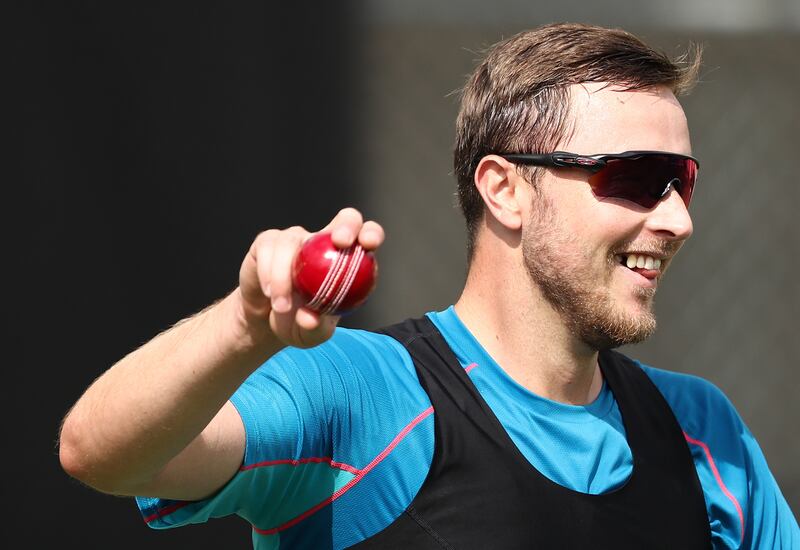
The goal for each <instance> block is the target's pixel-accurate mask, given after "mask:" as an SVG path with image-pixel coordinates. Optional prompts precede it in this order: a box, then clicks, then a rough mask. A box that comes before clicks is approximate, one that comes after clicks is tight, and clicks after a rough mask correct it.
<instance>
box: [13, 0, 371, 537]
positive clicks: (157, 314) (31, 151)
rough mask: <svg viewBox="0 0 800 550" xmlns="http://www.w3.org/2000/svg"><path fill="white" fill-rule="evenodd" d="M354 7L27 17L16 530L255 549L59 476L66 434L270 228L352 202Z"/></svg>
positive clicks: (109, 7)
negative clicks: (131, 361)
mask: <svg viewBox="0 0 800 550" xmlns="http://www.w3.org/2000/svg"><path fill="white" fill-rule="evenodd" d="M351 7H352V6H350V5H349V4H348V2H346V1H345V2H335V3H320V4H319V5H315V6H310V5H309V6H306V5H303V6H301V5H290V4H287V3H284V2H275V3H261V2H251V3H246V2H237V3H235V4H228V3H215V2H191V3H189V2H186V3H182V4H174V3H169V2H165V3H158V4H156V3H153V4H152V5H150V6H145V5H140V4H139V3H133V2H131V3H127V4H124V5H120V4H118V3H114V2H100V1H98V2H77V3H66V2H65V3H60V2H51V3H47V4H33V3H29V4H25V5H24V7H20V8H19V9H18V11H17V13H16V14H15V17H14V18H13V26H14V27H16V31H17V32H16V33H15V35H14V40H15V43H14V50H13V59H12V63H13V71H14V73H13V78H12V79H11V80H12V84H13V89H14V92H15V93H16V94H18V97H16V98H15V99H16V102H15V104H14V111H15V112H14V113H12V114H13V115H14V119H15V125H14V128H13V131H14V132H15V134H16V135H14V136H13V140H14V141H15V142H16V143H15V144H14V145H15V147H16V146H19V145H21V147H20V148H19V149H18V150H17V151H16V152H15V154H12V155H9V157H10V159H9V160H11V162H12V163H14V164H15V165H16V166H17V168H18V171H19V175H18V176H17V177H19V178H20V179H18V180H17V181H18V185H17V189H16V191H19V192H20V197H18V198H17V200H15V201H14V202H11V203H6V205H5V206H6V208H9V207H10V208H11V210H12V212H11V214H12V215H13V216H14V218H13V219H14V223H13V225H12V227H11V230H12V233H11V234H10V236H11V239H10V240H11V241H13V242H14V244H15V249H16V248H18V250H16V254H15V258H14V262H13V266H14V268H15V272H16V273H15V274H14V275H15V279H16V278H17V277H19V279H18V280H17V281H16V282H17V285H18V286H16V287H14V288H12V289H11V293H12V294H14V296H13V300H14V301H15V302H17V305H18V306H19V308H18V309H17V310H16V311H15V312H14V318H13V319H12V324H13V328H12V334H13V336H12V337H11V338H9V339H8V341H7V345H8V346H9V347H13V348H15V349H17V350H18V351H21V363H16V364H13V365H9V368H8V369H7V371H6V372H7V376H9V377H10V378H11V384H10V390H11V391H8V390H9V386H6V393H7V396H6V404H7V405H9V406H10V411H11V414H12V417H11V418H13V419H14V420H12V421H11V422H10V426H9V427H10V433H9V434H8V435H9V438H8V439H7V443H6V445H5V449H6V450H5V454H6V456H9V457H11V461H12V463H13V466H12V468H10V469H8V470H6V473H7V474H8V475H7V477H6V478H5V479H4V480H3V493H4V494H3V497H4V498H3V501H4V513H3V515H4V527H3V530H2V531H3V536H4V537H6V536H11V535H12V534H16V535H20V534H22V538H23V540H29V541H30V543H27V542H26V543H25V544H23V545H22V546H23V547H35V548H45V547H75V548H134V547H141V546H142V545H146V546H147V547H150V548H189V547H199V548H214V547H226V548H236V547H238V548H249V547H250V529H249V526H248V525H247V524H246V523H245V522H243V521H241V520H237V519H229V520H223V521H214V522H210V523H209V524H207V525H203V526H198V527H190V528H188V529H180V530H173V531H167V532H156V531H153V530H151V529H149V528H147V527H146V526H145V525H144V523H143V521H142V520H141V518H140V516H139V514H138V512H137V510H136V507H135V504H134V503H133V501H132V500H131V499H127V498H126V499H121V498H116V497H111V496H106V495H101V494H98V493H95V492H93V491H91V490H89V489H87V488H85V487H83V486H81V485H80V484H79V483H77V482H74V481H73V480H71V479H70V478H68V476H67V475H66V474H65V473H64V472H63V471H61V469H60V466H59V463H58V457H57V448H56V439H57V433H58V427H59V423H60V419H61V418H62V417H63V415H64V414H65V413H66V412H67V410H68V408H69V407H70V406H71V404H72V403H73V402H74V401H75V400H76V399H77V398H78V397H79V396H80V394H81V392H82V391H83V390H84V389H85V388H86V386H88V385H89V384H90V383H91V382H92V380H93V379H94V378H96V377H97V376H98V375H100V374H101V373H102V372H103V371H104V370H105V369H106V368H108V367H109V366H111V365H112V364H113V363H115V362H116V361H117V360H118V359H120V358H121V357H122V356H123V355H125V354H127V353H128V352H130V351H132V350H133V349H135V348H136V347H138V346H139V345H141V344H142V343H144V342H145V341H147V340H149V339H150V338H151V337H152V336H154V335H155V334H157V333H158V332H160V331H162V330H164V329H166V328H168V327H169V326H171V325H172V324H173V323H175V322H176V321H178V320H179V319H181V318H184V317H186V316H188V315H190V314H192V313H194V312H196V311H198V310H200V309H202V308H203V307H204V306H206V305H207V304H209V303H211V302H212V301H214V300H216V299H217V298H220V297H222V296H223V295H225V294H226V293H228V292H229V291H230V290H232V289H233V288H234V287H235V286H236V285H237V284H238V271H239V265H240V263H241V260H242V258H243V257H244V254H245V253H246V252H247V249H248V247H249V245H250V243H251V241H252V239H253V238H254V237H255V235H256V234H257V233H258V232H259V231H261V230H263V229H267V228H269V227H288V226H290V225H295V224H301V225H306V226H308V227H314V228H317V227H320V225H321V224H322V223H323V221H324V220H326V219H329V218H330V217H332V216H333V215H334V214H335V213H336V211H337V210H338V209H339V208H340V207H341V206H344V205H347V204H356V205H358V198H357V197H355V196H354V193H353V191H352V186H353V183H354V181H353V178H352V177H351V176H350V174H351V172H352V166H351V164H352V155H351V154H350V150H349V148H348V147H349V144H350V143H352V142H353V138H352V132H353V129H352V125H351V123H350V122H351V120H350V119H351V115H350V112H349V109H350V108H351V107H352V106H351V105H350V103H349V102H348V101H347V100H346V99H347V97H348V96H349V95H350V90H349V89H350V87H351V86H352V78H351V73H352V70H353V68H352V59H353V55H352V53H351V49H352V47H353V34H352V32H351V25H352V21H353V16H354V13H353V12H354V11H355V10H351V9H350V8H351ZM13 210H16V212H13ZM15 309H16V308H15ZM165 368H168V366H165ZM6 508H7V509H6ZM70 543H73V544H74V546H73V544H70ZM3 546H5V547H6V548H11V547H18V546H6V545H5V544H3Z"/></svg>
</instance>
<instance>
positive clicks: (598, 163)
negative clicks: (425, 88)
mask: <svg viewBox="0 0 800 550" xmlns="http://www.w3.org/2000/svg"><path fill="white" fill-rule="evenodd" d="M656 155H657V156H662V157H674V158H679V159H690V160H693V161H694V162H695V165H696V166H697V169H698V170H699V169H700V161H698V160H697V159H696V158H694V157H690V156H689V155H681V154H678V153H667V152H665V151H625V152H624V153H603V154H599V155H578V154H576V153H567V152H565V151H555V152H554V153H545V154H540V155H537V154H527V153H498V156H501V157H503V158H504V159H506V160H508V161H511V162H513V163H515V164H527V165H530V166H549V167H553V168H580V169H581V170H587V171H589V172H591V173H592V174H595V173H597V172H599V171H600V170H602V169H603V168H605V166H606V164H607V163H608V161H609V160H617V159H632V160H636V159H637V158H641V157H645V156H656Z"/></svg>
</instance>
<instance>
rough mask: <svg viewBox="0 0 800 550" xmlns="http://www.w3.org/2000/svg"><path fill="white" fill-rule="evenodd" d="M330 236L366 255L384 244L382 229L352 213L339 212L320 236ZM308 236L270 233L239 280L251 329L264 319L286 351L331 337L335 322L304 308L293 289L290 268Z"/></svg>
mask: <svg viewBox="0 0 800 550" xmlns="http://www.w3.org/2000/svg"><path fill="white" fill-rule="evenodd" d="M321 232H330V233H331V237H332V240H333V242H334V244H335V245H336V246H337V247H339V248H349V247H350V246H352V245H353V244H354V243H356V242H358V243H359V244H360V245H361V246H363V247H364V248H365V249H366V250H376V249H377V248H378V247H380V246H381V244H382V243H383V241H384V231H383V228H382V227H381V226H380V225H379V224H377V223H375V222H374V221H367V222H365V221H364V219H363V217H362V215H361V213H360V212H359V211H358V210H356V209H354V208H345V209H343V210H341V211H340V212H339V213H338V214H337V215H336V216H335V217H334V218H333V220H331V222H330V223H329V224H328V225H327V226H325V228H323V229H322V230H321ZM310 236H311V233H309V232H308V231H306V230H305V229H303V228H302V227H291V228H289V229H285V230H277V229H271V230H268V231H264V232H263V233H261V234H259V235H258V237H256V239H255V241H254V242H253V244H252V246H251V247H250V251H249V253H248V254H247V256H246V258H245V260H244V262H243V263H242V268H241V270H240V275H239V283H240V288H241V290H242V297H243V299H244V302H245V303H244V309H245V311H246V313H249V315H246V317H247V318H248V320H249V321H252V323H253V326H256V325H258V324H261V326H263V324H264V321H265V320H267V319H268V322H269V327H270V329H271V330H272V332H273V333H274V334H275V336H277V337H278V338H279V339H280V340H282V341H283V342H284V343H286V344H288V345H293V346H301V347H310V346H312V345H317V344H319V343H321V342H323V341H325V340H326V339H327V338H329V337H330V336H331V334H332V333H333V330H334V328H335V326H336V323H337V322H338V320H339V318H338V317H337V316H331V315H322V316H320V315H319V314H317V313H315V312H313V311H310V310H308V309H306V308H305V307H303V306H304V305H305V304H304V303H302V298H301V297H300V296H299V295H298V294H297V292H296V291H295V289H294V282H293V264H294V261H295V257H296V256H297V253H298V251H299V249H300V248H301V246H302V245H303V243H304V242H305V241H306V240H307V239H308V238H309V237H310Z"/></svg>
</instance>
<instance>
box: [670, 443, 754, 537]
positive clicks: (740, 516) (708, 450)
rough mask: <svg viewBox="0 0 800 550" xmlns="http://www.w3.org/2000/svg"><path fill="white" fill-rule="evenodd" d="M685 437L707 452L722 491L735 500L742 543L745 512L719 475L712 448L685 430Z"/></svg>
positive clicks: (709, 462)
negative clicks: (690, 435)
mask: <svg viewBox="0 0 800 550" xmlns="http://www.w3.org/2000/svg"><path fill="white" fill-rule="evenodd" d="M683 437H685V438H686V441H688V442H689V443H691V444H693V445H697V446H698V447H700V448H701V449H703V452H704V453H705V455H706V458H707V459H708V464H709V465H710V466H711V472H712V473H713V474H714V478H715V479H716V480H717V485H719V488H720V489H722V492H723V493H724V494H725V496H726V497H728V498H729V499H730V501H731V502H733V505H734V506H735V507H736V512H737V513H738V514H739V525H740V527H741V528H740V533H739V536H740V538H739V544H741V543H742V542H743V541H744V514H743V513H742V507H741V506H739V501H738V500H736V497H735V496H733V494H732V493H731V492H730V491H729V490H728V488H727V487H726V486H725V483H723V482H722V476H720V475H719V470H717V465H716V463H714V457H712V456H711V449H709V448H708V445H706V444H705V443H703V442H702V441H700V440H698V439H694V438H692V437H689V435H688V434H687V433H686V432H683Z"/></svg>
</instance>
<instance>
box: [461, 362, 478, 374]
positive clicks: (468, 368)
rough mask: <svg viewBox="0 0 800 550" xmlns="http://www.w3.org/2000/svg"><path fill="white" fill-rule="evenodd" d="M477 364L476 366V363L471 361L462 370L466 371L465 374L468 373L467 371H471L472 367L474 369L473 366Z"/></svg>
mask: <svg viewBox="0 0 800 550" xmlns="http://www.w3.org/2000/svg"><path fill="white" fill-rule="evenodd" d="M477 366H478V363H472V364H471V365H467V366H466V367H465V368H464V372H466V373H467V374H469V371H471V370H472V369H474V368H475V367H477Z"/></svg>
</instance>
